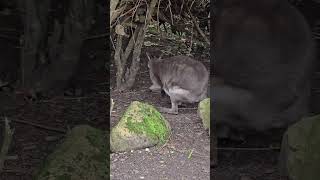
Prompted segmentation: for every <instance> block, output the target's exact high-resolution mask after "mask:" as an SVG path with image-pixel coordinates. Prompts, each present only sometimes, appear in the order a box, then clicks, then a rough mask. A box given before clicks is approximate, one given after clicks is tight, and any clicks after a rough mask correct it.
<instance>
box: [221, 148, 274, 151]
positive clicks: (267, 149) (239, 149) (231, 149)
mask: <svg viewBox="0 0 320 180" xmlns="http://www.w3.org/2000/svg"><path fill="white" fill-rule="evenodd" d="M216 149H217V150H223V151H274V150H280V147H269V148H232V147H231V148H228V147H220V148H216Z"/></svg>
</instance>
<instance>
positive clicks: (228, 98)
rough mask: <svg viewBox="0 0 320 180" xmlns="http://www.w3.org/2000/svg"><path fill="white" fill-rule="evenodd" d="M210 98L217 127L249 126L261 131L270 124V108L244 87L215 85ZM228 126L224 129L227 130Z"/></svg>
mask: <svg viewBox="0 0 320 180" xmlns="http://www.w3.org/2000/svg"><path fill="white" fill-rule="evenodd" d="M211 98H212V102H213V103H212V104H213V106H212V107H213V121H215V122H216V124H217V127H218V128H219V126H220V127H224V128H226V127H228V128H232V129H237V130H241V129H245V128H249V129H252V130H256V131H263V130H266V129H268V128H269V127H270V126H271V123H272V120H274V117H275V116H274V113H272V111H271V109H270V108H268V107H267V106H265V105H264V103H263V102H262V101H261V100H260V99H259V98H257V97H256V96H254V95H253V94H252V93H251V92H249V91H247V90H244V89H240V88H236V87H232V86H227V85H216V86H214V87H213V89H212V92H211ZM228 128H226V129H227V130H228V131H229V129H228ZM217 131H218V132H219V130H217ZM220 132H221V131H220ZM222 132H223V131H222ZM222 134H224V133H222ZM218 136H219V134H218ZM223 136H225V134H224V135H223Z"/></svg>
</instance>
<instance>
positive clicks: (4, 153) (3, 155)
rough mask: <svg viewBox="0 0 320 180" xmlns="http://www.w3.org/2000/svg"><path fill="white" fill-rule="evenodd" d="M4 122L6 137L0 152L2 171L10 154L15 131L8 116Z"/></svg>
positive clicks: (0, 168)
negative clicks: (11, 127)
mask: <svg viewBox="0 0 320 180" xmlns="http://www.w3.org/2000/svg"><path fill="white" fill-rule="evenodd" d="M4 123H5V130H4V139H3V144H2V147H1V152H0V173H1V172H2V170H3V166H4V161H5V159H6V156H7V154H8V150H9V147H10V144H11V140H12V135H13V133H14V131H13V130H11V129H10V126H9V120H8V118H7V117H5V118H4Z"/></svg>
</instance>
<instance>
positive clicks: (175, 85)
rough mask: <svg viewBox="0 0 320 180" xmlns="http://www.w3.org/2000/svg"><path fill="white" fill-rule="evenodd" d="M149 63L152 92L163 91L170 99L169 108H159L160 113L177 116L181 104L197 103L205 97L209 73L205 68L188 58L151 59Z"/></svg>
mask: <svg viewBox="0 0 320 180" xmlns="http://www.w3.org/2000/svg"><path fill="white" fill-rule="evenodd" d="M147 56H148V59H149V62H148V67H149V72H150V79H151V81H152V83H153V84H152V86H151V87H150V88H149V89H150V90H152V91H161V90H164V91H165V93H166V94H167V95H168V96H169V97H170V100H171V108H164V107H160V108H159V110H160V112H164V113H170V114H178V105H180V104H181V103H183V102H186V103H194V102H199V101H201V100H203V99H204V98H206V97H207V87H208V79H209V73H208V71H207V69H206V68H205V66H204V65H203V64H202V63H201V62H199V61H196V60H194V59H192V58H190V57H188V56H174V57H170V58H166V59H161V58H159V59H151V58H150V57H149V55H148V54H147Z"/></svg>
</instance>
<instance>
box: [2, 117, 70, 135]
mask: <svg viewBox="0 0 320 180" xmlns="http://www.w3.org/2000/svg"><path fill="white" fill-rule="evenodd" d="M4 121H5V120H4ZM11 121H13V122H16V123H22V124H27V125H31V126H34V127H37V128H41V129H46V130H50V131H56V132H59V133H66V132H67V131H66V130H64V129H59V128H54V127H49V126H45V125H41V124H37V123H34V122H29V121H24V120H19V119H12V120H11Z"/></svg>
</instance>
